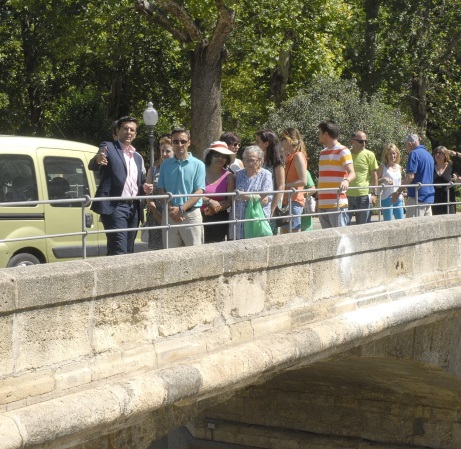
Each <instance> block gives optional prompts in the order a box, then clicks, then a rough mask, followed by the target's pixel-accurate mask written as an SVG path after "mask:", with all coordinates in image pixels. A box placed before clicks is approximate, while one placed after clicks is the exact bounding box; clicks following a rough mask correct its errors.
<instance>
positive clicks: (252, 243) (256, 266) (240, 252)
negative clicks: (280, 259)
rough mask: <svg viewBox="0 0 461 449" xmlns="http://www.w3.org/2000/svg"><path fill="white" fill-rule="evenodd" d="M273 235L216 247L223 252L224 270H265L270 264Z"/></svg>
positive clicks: (230, 271)
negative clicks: (270, 247)
mask: <svg viewBox="0 0 461 449" xmlns="http://www.w3.org/2000/svg"><path fill="white" fill-rule="evenodd" d="M270 241H272V237H264V238H259V239H247V240H238V241H235V242H234V241H230V242H226V243H225V244H224V243H223V244H217V245H215V246H214V248H215V249H216V250H217V251H218V250H219V252H220V253H221V254H222V256H223V264H222V272H223V274H227V273H240V272H242V271H243V272H250V271H253V270H263V269H265V268H266V267H267V266H268V264H269V245H270Z"/></svg>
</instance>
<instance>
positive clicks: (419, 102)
mask: <svg viewBox="0 0 461 449" xmlns="http://www.w3.org/2000/svg"><path fill="white" fill-rule="evenodd" d="M427 88H428V79H427V76H426V75H424V74H423V73H418V74H416V75H415V76H414V77H413V79H412V80H411V94H412V95H411V111H412V113H413V119H414V121H415V123H416V125H418V128H419V132H420V133H421V135H422V136H423V137H424V136H425V135H426V129H427Z"/></svg>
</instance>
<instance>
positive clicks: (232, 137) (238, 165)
mask: <svg viewBox="0 0 461 449" xmlns="http://www.w3.org/2000/svg"><path fill="white" fill-rule="evenodd" d="M219 140H220V141H222V142H226V143H227V148H229V150H231V151H233V152H234V153H235V155H236V156H237V152H238V150H239V148H240V137H239V136H237V134H235V133H233V132H232V131H226V132H225V133H222V134H221V137H220V138H219ZM229 168H230V170H231V171H232V173H236V172H238V171H239V170H241V169H242V168H243V162H242V161H241V160H240V159H237V157H236V158H235V159H234V160H233V161H232V164H231V165H230V166H229Z"/></svg>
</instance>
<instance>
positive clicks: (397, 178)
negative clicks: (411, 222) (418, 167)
mask: <svg viewBox="0 0 461 449" xmlns="http://www.w3.org/2000/svg"><path fill="white" fill-rule="evenodd" d="M399 162H400V150H399V149H398V148H397V146H396V145H394V144H393V143H390V144H389V145H386V146H385V147H384V151H383V155H382V163H381V165H380V166H379V168H378V184H385V185H387V186H392V187H385V188H384V189H383V193H382V196H381V206H382V207H384V208H387V209H383V218H384V221H391V220H392V215H394V218H395V219H396V220H401V219H402V218H403V216H404V215H403V196H402V195H399V199H398V200H397V202H395V203H392V198H391V197H392V194H393V193H394V192H396V191H397V189H398V188H399V186H400V184H401V183H402V167H401V166H400V165H399Z"/></svg>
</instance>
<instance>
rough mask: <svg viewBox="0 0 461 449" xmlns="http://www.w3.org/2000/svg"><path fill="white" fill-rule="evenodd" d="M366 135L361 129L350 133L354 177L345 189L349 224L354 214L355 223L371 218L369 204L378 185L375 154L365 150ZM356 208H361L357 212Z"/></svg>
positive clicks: (371, 202)
mask: <svg viewBox="0 0 461 449" xmlns="http://www.w3.org/2000/svg"><path fill="white" fill-rule="evenodd" d="M367 142H368V140H367V135H366V134H365V133H364V132H363V131H356V132H355V133H352V149H351V154H352V162H353V164H354V170H355V179H354V180H353V181H352V182H351V184H350V188H349V190H348V191H347V201H348V203H349V211H348V217H349V224H351V222H352V217H353V216H354V215H355V223H356V224H364V223H367V222H369V221H370V219H371V211H370V208H371V205H372V204H374V203H375V202H376V192H375V187H371V188H370V187H369V186H370V185H371V186H377V185H378V168H379V165H378V162H377V161H376V156H375V154H374V153H373V152H372V151H370V150H367V149H366V148H365V147H366V145H367ZM358 210H361V211H360V212H358Z"/></svg>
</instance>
